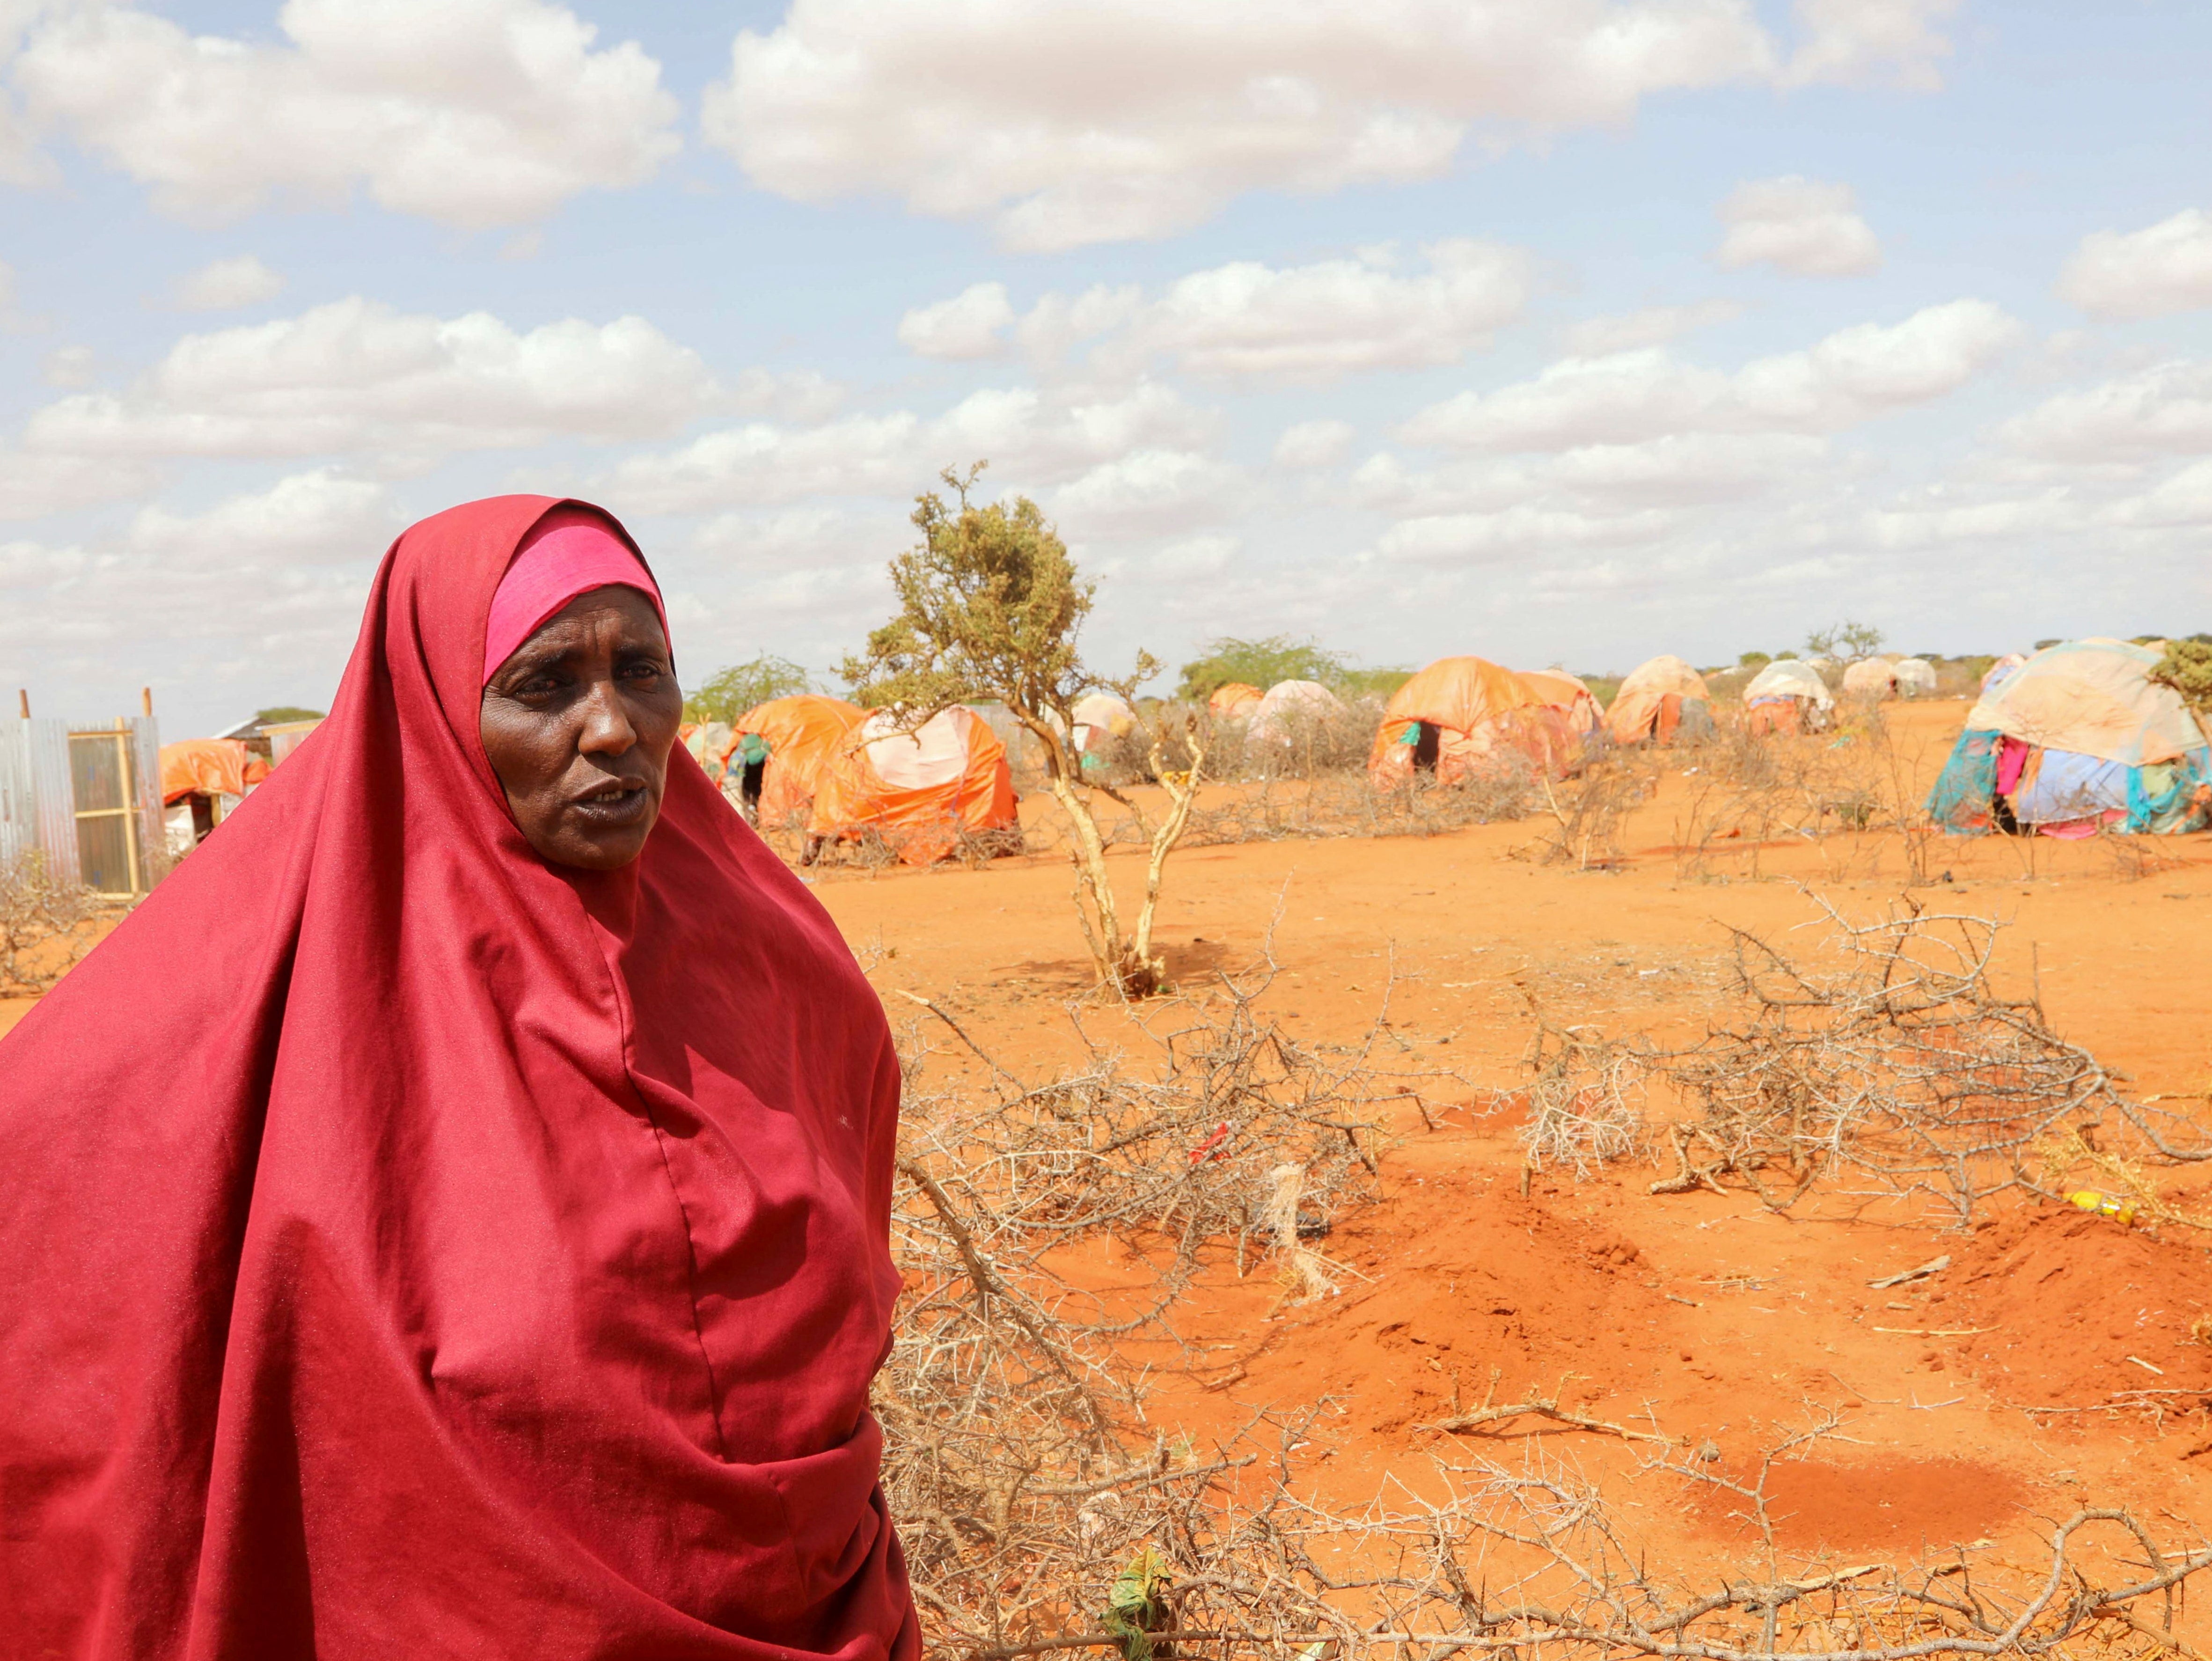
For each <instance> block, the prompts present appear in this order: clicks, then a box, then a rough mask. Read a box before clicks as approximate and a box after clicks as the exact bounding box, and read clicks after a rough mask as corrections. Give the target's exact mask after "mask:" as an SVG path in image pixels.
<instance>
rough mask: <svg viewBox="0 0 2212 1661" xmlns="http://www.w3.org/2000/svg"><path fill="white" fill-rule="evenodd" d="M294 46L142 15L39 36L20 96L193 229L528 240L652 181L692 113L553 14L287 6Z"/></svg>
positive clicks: (45, 27)
mask: <svg viewBox="0 0 2212 1661" xmlns="http://www.w3.org/2000/svg"><path fill="white" fill-rule="evenodd" d="M277 24H278V27H280V28H281V29H282V30H283V33H284V35H285V37H286V40H287V43H288V44H284V45H276V44H270V43H264V42H258V41H247V40H232V39H228V38H223V37H216V36H204V35H203V36H193V35H191V34H188V33H186V32H185V30H184V29H182V28H180V27H178V26H177V25H176V24H174V23H173V22H171V21H168V20H167V18H164V17H160V16H156V15H153V14H151V13H149V12H145V11H141V10H138V9H136V8H134V7H131V6H125V5H102V6H88V7H84V8H71V9H68V10H66V11H64V12H63V13H61V14H60V15H58V16H55V17H53V18H52V19H51V20H49V21H46V22H45V23H44V24H42V25H41V26H40V27H37V28H36V29H34V30H33V33H32V34H31V35H30V38H29V40H28V41H27V44H26V46H25V47H24V49H23V52H22V53H21V57H20V58H18V59H17V61H16V64H15V83H16V85H17V87H18V88H20V89H21V93H22V94H23V98H24V102H25V106H26V108H27V112H28V115H29V119H30V120H31V122H32V123H33V125H34V126H37V127H58V128H60V129H62V130H64V131H66V132H68V133H69V134H70V137H73V138H74V139H75V140H76V142H77V143H79V144H81V145H82V146H83V147H84V148H85V149H88V150H90V151H92V152H94V154H96V155H102V156H105V157H106V158H107V159H108V160H109V161H112V162H113V163H114V164H115V165H116V166H118V167H120V168H121V169H122V170H123V171H124V172H125V173H128V174H129V175H130V176H131V177H132V178H134V179H137V180H139V181H140V182H141V183H143V184H144V185H146V186H149V188H150V189H151V191H152V192H153V195H154V199H155V203H156V204H158V205H160V206H161V208H163V209H164V210H167V211H171V212H177V213H192V214H218V215H234V214H238V213H242V212H245V211H246V210H250V209H252V208H255V207H257V206H259V205H260V204H262V203H263V202H264V201H266V200H267V199H268V198H270V197H271V196H272V195H280V194H294V193H296V194H297V195H299V196H301V197H304V198H307V199H310V200H316V201H325V202H337V201H343V199H344V198H346V197H347V196H348V195H349V193H350V192H352V191H353V190H354V189H355V188H356V187H360V188H363V189H366V191H367V192H368V195H369V196H370V198H372V199H374V201H376V202H377V203H379V204H381V205H382V206H384V207H386V208H389V209H392V210H395V211H398V212H402V213H414V214H421V215H424V216H428V217H429V218H432V219H435V220H439V221H441V222H444V223H447V224H452V225H459V226H463V227H467V228H482V227H486V226H493V225H507V224H513V223H516V222H520V221H526V220H531V219H535V218H537V217H539V216H542V215H544V214H546V213H548V212H550V210H553V209H554V208H556V207H557V206H559V205H560V204H562V202H564V201H566V200H568V198H571V197H573V196H574V195H576V194H578V193H579V192H583V191H586V190H591V189H595V188H600V189H605V188H620V187H623V186H630V185H635V184H639V183H641V182H642V181H643V180H645V179H648V178H650V177H651V176H652V174H653V172H654V171H655V170H656V169H657V168H658V167H659V165H660V163H661V162H662V161H665V160H666V159H667V158H668V157H669V156H670V155H673V154H674V153H675V152H676V150H677V149H678V148H680V141H679V140H678V138H677V137H676V136H675V134H674V133H673V132H672V131H671V130H670V129H671V124H672V123H673V122H674V121H675V119H676V117H677V115H678V105H677V102H676V100H675V99H674V98H673V97H671V95H670V94H668V93H667V92H665V90H663V88H661V85H660V66H659V64H657V63H655V62H654V61H653V59H652V58H648V57H647V56H646V54H645V53H644V52H643V51H642V50H641V49H640V48H639V47H638V46H637V45H636V44H635V42H625V43H623V45H621V46H614V47H611V48H609V49H607V50H605V51H599V52H594V51H592V42H593V40H594V39H595V37H596V35H597V33H598V31H597V30H596V29H594V28H593V27H592V26H591V25H589V24H587V23H585V22H584V21H581V20H580V18H578V17H577V16H576V15H575V14H574V12H572V11H570V10H568V9H567V8H566V7H563V6H559V5H554V4H549V3H547V0H376V3H373V4H372V3H366V0H285V4H284V5H283V9H281V10H280V11H279V12H278V14H277Z"/></svg>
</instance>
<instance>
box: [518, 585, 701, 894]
mask: <svg viewBox="0 0 2212 1661" xmlns="http://www.w3.org/2000/svg"><path fill="white" fill-rule="evenodd" d="M683 719H684V693H683V690H682V689H681V688H680V687H678V685H677V684H676V674H675V671H674V669H673V668H672V667H671V665H670V663H669V658H668V640H667V637H666V636H665V635H663V634H662V633H661V630H660V619H659V617H658V616H657V615H655V613H654V611H653V602H652V601H651V600H649V599H647V598H646V597H645V596H644V595H643V594H641V593H639V592H638V591H637V590H636V589H635V588H630V587H607V588H594V589H592V591H591V592H590V593H586V594H579V595H577V596H576V598H575V599H572V600H570V601H569V602H568V604H567V605H564V606H562V608H561V609H560V610H559V611H556V612H555V613H554V614H553V615H552V616H551V617H550V618H547V619H546V620H545V622H544V624H542V625H541V626H540V627H539V628H538V632H537V633H535V634H534V635H532V636H531V637H530V638H529V639H528V640H526V641H525V642H522V644H521V645H520V646H518V647H516V648H514V652H513V655H512V656H510V657H509V658H508V659H507V661H506V662H504V663H502V664H501V665H500V666H499V669H498V671H497V672H495V674H494V675H493V676H492V678H491V679H490V680H489V682H488V683H487V684H485V686H484V691H483V713H482V715H481V716H480V717H479V730H480V731H481V732H482V733H483V746H484V754H485V755H486V756H487V757H489V758H490V761H491V766H492V771H493V772H495V773H496V774H498V775H499V782H500V783H501V785H502V786H504V787H505V788H506V790H507V807H508V809H509V811H510V812H513V815H514V822H515V824H516V825H517V826H518V827H520V830H521V831H522V834H523V835H524V836H525V837H528V838H529V839H530V845H531V846H532V848H534V849H537V850H538V853H539V854H541V855H544V857H545V858H546V859H549V860H550V861H553V862H554V863H555V864H556V865H580V866H582V867H585V868H586V869H587V870H592V871H612V870H615V869H617V867H622V866H625V865H628V864H629V862H630V861H632V860H634V859H635V858H636V857H637V856H638V855H640V854H641V853H642V852H643V851H644V850H645V839H646V837H648V836H650V835H651V834H652V833H653V824H654V822H655V821H656V820H657V819H659V817H660V793H661V791H662V790H663V789H664V788H665V787H666V785H667V782H668V752H669V750H670V749H671V747H672V746H673V745H675V742H676V729H677V727H678V725H679V724H680V723H681V722H682V721H683Z"/></svg>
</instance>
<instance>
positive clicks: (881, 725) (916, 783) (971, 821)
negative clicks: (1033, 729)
mask: <svg viewBox="0 0 2212 1661" xmlns="http://www.w3.org/2000/svg"><path fill="white" fill-rule="evenodd" d="M853 739H854V741H853V742H850V743H847V744H844V745H840V746H839V747H838V749H837V750H836V752H835V754H833V755H832V757H830V759H829V764H828V765H827V766H826V767H824V768H823V772H822V776H821V779H820V781H819V782H818V783H817V785H816V787H815V791H814V811H813V812H812V814H811V816H810V817H809V818H808V820H807V825H806V829H807V832H808V834H809V835H810V836H814V837H836V838H838V839H840V840H842V841H848V842H849V841H854V840H856V839H857V838H859V837H862V836H864V835H866V834H867V833H868V832H869V831H873V832H874V833H875V834H876V835H877V836H878V837H882V838H883V840H884V842H885V843H888V844H889V845H890V847H891V848H892V849H895V850H896V853H897V855H898V856H899V858H900V859H902V860H903V861H905V862H906V863H907V864H908V865H928V864H931V863H933V861H938V860H941V859H943V858H944V857H945V855H948V854H950V853H951V852H952V850H953V849H955V848H957V847H958V846H959V844H960V842H961V840H962V838H963V837H970V836H987V837H995V838H996V847H995V850H994V851H999V852H1008V853H1011V852H1017V851H1018V850H1019V849H1020V847H1021V828H1020V820H1019V819H1018V817H1017V815H1016V812H1015V807H1014V780H1013V773H1012V769H1010V768H1009V767H1008V765H1007V764H1006V745H1003V744H1001V743H1000V742H999V736H998V734H997V733H994V732H993V731H992V730H991V724H990V723H989V722H988V721H985V720H984V719H983V717H982V716H981V715H977V714H976V713H975V711H974V710H973V709H969V708H968V707H967V706H966V705H964V704H957V703H956V704H954V705H953V706H952V707H951V709H940V710H939V711H938V712H937V713H936V714H935V715H932V716H931V717H930V718H929V719H928V720H927V721H924V722H922V723H921V726H919V727H915V729H914V730H913V731H911V732H908V731H905V730H903V727H902V722H901V721H899V720H898V719H897V717H896V716H894V715H892V714H891V713H890V711H889V710H884V709H878V710H877V711H875V712H874V713H873V714H872V715H869V716H868V718H867V719H866V721H863V722H862V723H861V724H860V727H859V728H858V729H857V730H856V731H855V732H854V735H853Z"/></svg>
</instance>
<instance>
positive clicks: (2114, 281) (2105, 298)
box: [2058, 208, 2212, 318]
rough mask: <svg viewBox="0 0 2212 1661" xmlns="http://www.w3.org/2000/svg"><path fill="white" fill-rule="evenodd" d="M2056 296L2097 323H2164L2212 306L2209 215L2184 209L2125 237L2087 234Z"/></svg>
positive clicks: (2211, 227)
mask: <svg viewBox="0 0 2212 1661" xmlns="http://www.w3.org/2000/svg"><path fill="white" fill-rule="evenodd" d="M2058 292H2059V293H2060V294H2061V295H2063V296H2065V298H2067V299H2068V300H2070V301H2073V302H2074V303H2075V305H2076V306H2079V307H2081V309H2082V310H2083V311H2085V312H2093V313H2096V314H2097V315H2098V316H2100V317H2120V318H2142V317H2165V316H2166V315H2168V314H2169V313H2173V312H2188V311H2196V310H2198V309H2200V308H2202V307H2207V306H2212V214H2208V213H2206V212H2205V211H2204V210H2203V209H2202V208H2185V209H2184V210H2182V211H2181V212H2179V213H2178V214H2176V215H2174V216H2173V217H2172V218H2171V219H2161V220H2160V221H2159V222H2158V223H2157V224H2155V225H2150V226H2146V227H2145V228H2143V229H2142V230H2139V231H2130V232H2128V233H2127V234H2121V233H2120V232H2118V231H2095V232H2093V233H2091V234H2089V235H2087V236H2085V237H2083V238H2082V239H2081V246H2080V247H2078V248H2076V249H2075V251H2074V257H2073V258H2072V259H2069V260H2068V261H2067V262H2066V269H2065V271H2063V272H2062V273H2061V274H2060V276H2059V278H2058Z"/></svg>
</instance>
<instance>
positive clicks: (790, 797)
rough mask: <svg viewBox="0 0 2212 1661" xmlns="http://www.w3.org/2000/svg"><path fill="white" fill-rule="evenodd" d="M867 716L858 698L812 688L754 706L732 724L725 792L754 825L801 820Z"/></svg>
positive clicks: (800, 822)
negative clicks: (831, 762)
mask: <svg viewBox="0 0 2212 1661" xmlns="http://www.w3.org/2000/svg"><path fill="white" fill-rule="evenodd" d="M867 718H868V712H867V711H866V710H865V709H861V708H860V705H859V704H857V703H846V702H845V700H844V699H842V698H831V697H820V696H819V695H817V694H815V693H811V692H809V693H803V694H801V695H799V697H787V698H770V699H769V701H768V702H767V703H762V704H757V705H755V706H754V707H753V708H752V709H748V710H746V711H745V713H744V715H740V716H738V718H737V720H736V721H732V723H731V739H730V747H729V749H728V750H727V751H725V753H724V758H723V759H724V767H725V772H724V776H723V785H722V788H723V794H726V795H728V796H730V797H731V798H732V800H735V801H737V803H738V806H741V807H743V808H744V809H745V810H746V811H747V812H750V814H751V815H752V818H753V823H754V824H758V825H763V826H771V827H786V826H796V825H798V824H804V823H805V819H806V817H807V815H808V813H809V812H811V810H812V808H813V806H814V791H815V787H816V786H817V783H819V782H820V780H821V777H822V772H823V769H824V768H825V767H827V766H828V765H829V759H830V757H832V756H834V755H836V752H837V751H838V750H839V749H840V748H841V747H842V746H843V745H844V743H845V741H846V740H847V739H848V738H849V737H851V735H852V733H853V732H854V729H855V728H857V727H859V726H860V723H861V722H862V721H866V719H867Z"/></svg>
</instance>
